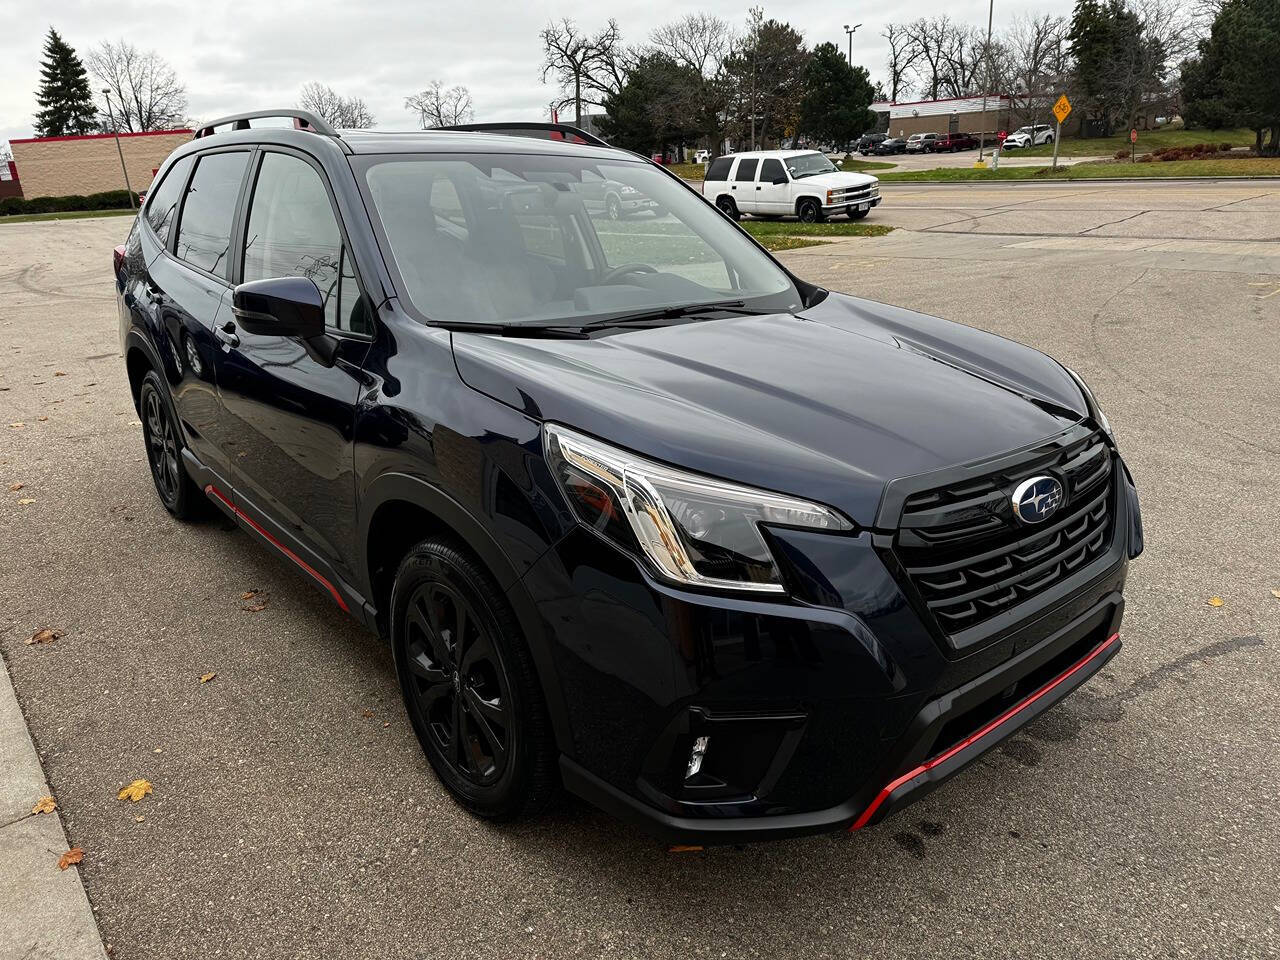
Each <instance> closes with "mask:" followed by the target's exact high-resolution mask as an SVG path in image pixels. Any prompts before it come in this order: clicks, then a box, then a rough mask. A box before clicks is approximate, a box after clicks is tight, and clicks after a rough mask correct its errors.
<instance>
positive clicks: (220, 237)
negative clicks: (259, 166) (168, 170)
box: [166, 151, 249, 277]
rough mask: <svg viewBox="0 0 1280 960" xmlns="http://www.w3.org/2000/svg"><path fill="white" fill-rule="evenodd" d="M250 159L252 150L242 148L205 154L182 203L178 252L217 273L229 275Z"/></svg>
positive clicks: (218, 274)
mask: <svg viewBox="0 0 1280 960" xmlns="http://www.w3.org/2000/svg"><path fill="white" fill-rule="evenodd" d="M248 159H249V154H248V153H245V152H242V151H237V152H235V153H209V154H205V155H204V156H202V157H201V158H200V160H199V162H198V163H197V164H196V172H195V175H194V176H193V177H192V178H191V185H190V186H188V187H187V194H186V200H184V201H183V204H182V222H181V223H180V224H179V225H178V245H177V249H176V251H175V252H176V253H177V255H178V256H179V257H181V258H182V259H183V260H185V261H187V262H188V263H190V264H191V265H192V266H194V267H199V268H200V269H201V270H206V271H208V272H209V273H212V274H214V275H215V276H219V277H226V276H227V259H228V256H227V255H228V252H229V251H230V249H231V221H232V219H233V218H234V216H235V211H236V200H237V199H238V197H239V195H240V181H241V180H242V179H243V178H244V168H245V164H246V162H247V161H248ZM166 179H167V178H166Z"/></svg>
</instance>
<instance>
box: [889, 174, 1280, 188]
mask: <svg viewBox="0 0 1280 960" xmlns="http://www.w3.org/2000/svg"><path fill="white" fill-rule="evenodd" d="M876 179H878V180H879V181H880V185H881V186H882V187H884V186H889V187H895V186H903V187H918V186H921V185H923V186H944V187H989V186H992V185H993V184H999V185H1000V186H1010V187H1018V186H1021V187H1042V186H1044V185H1046V184H1053V183H1216V182H1218V181H1220V180H1228V181H1237V180H1238V181H1241V182H1248V181H1257V180H1261V181H1266V182H1270V183H1280V175H1272V176H1256V177H1255V176H1232V175H1229V174H1224V175H1222V176H1205V177H1044V178H1042V179H1036V178H1031V177H1029V178H1027V179H1026V180H1004V179H999V178H997V179H994V180H885V179H884V178H883V177H877V178H876Z"/></svg>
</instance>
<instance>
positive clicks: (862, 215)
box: [849, 207, 871, 220]
mask: <svg viewBox="0 0 1280 960" xmlns="http://www.w3.org/2000/svg"><path fill="white" fill-rule="evenodd" d="M870 212H871V208H870V207H868V208H867V209H866V210H850V211H849V219H850V220H865V219H866V218H867V214H869V213H870Z"/></svg>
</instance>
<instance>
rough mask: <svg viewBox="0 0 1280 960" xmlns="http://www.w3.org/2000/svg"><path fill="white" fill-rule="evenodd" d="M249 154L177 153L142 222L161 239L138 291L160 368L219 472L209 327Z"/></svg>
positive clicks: (204, 455) (205, 459) (218, 302)
mask: <svg viewBox="0 0 1280 960" xmlns="http://www.w3.org/2000/svg"><path fill="white" fill-rule="evenodd" d="M249 156H250V151H249V150H247V149H245V148H243V147H242V148H240V149H236V150H215V151H211V152H208V153H201V154H198V155H191V156H189V157H183V158H182V159H180V160H178V161H176V162H175V163H174V166H173V168H172V169H171V170H170V171H169V172H168V173H167V174H166V176H165V179H164V181H163V182H162V183H161V184H160V186H159V187H158V188H157V189H156V190H155V191H154V192H153V194H152V196H151V198H150V200H149V201H148V203H147V207H146V215H147V221H148V227H150V229H151V230H152V232H153V235H154V238H155V239H156V240H160V239H161V232H162V231H163V245H162V246H161V247H160V249H158V250H157V251H156V256H155V257H154V259H153V260H152V261H151V263H150V265H149V266H148V269H147V282H146V285H145V290H144V291H143V292H142V294H141V296H142V297H144V298H146V299H147V300H149V302H150V304H151V308H152V310H153V312H154V315H155V317H156V319H157V325H156V328H155V330H156V331H157V332H158V334H159V337H160V338H161V339H162V340H163V347H162V348H161V349H162V352H163V353H166V354H168V358H167V359H168V362H169V364H171V365H172V369H170V370H167V371H166V373H167V376H168V380H169V389H170V394H171V395H172V397H173V403H174V407H175V408H176V411H177V415H178V420H179V425H180V428H181V430H182V434H183V440H184V442H185V444H186V447H187V449H188V450H190V451H191V453H192V454H193V455H194V456H195V457H196V459H197V460H199V461H200V464H201V466H203V467H204V468H205V469H206V470H208V471H212V473H214V474H215V475H217V476H220V477H223V478H227V477H229V474H230V458H229V455H228V452H227V450H226V448H225V447H224V446H223V445H222V444H221V442H220V441H219V437H218V421H219V411H220V404H219V400H218V394H217V387H216V383H215V376H216V372H215V366H216V357H217V355H218V347H219V344H218V341H217V340H216V339H215V336H214V330H215V325H216V324H217V323H218V322H219V319H220V318H221V317H224V316H227V315H229V314H230V310H231V304H230V291H231V283H230V281H229V280H228V276H229V273H228V271H229V264H228V250H229V247H230V243H231V226H232V219H233V214H234V211H235V207H236V201H237V199H238V198H239V196H240V191H241V187H242V184H243V180H244V175H245V171H246V170H247V168H248V162H249ZM167 365H168V364H167Z"/></svg>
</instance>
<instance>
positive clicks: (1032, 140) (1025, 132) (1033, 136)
mask: <svg viewBox="0 0 1280 960" xmlns="http://www.w3.org/2000/svg"><path fill="white" fill-rule="evenodd" d="M1046 143H1053V127H1051V126H1049V125H1048V124H1047V123H1037V124H1035V125H1034V126H1029V127H1019V128H1018V129H1017V130H1015V131H1013V133H1011V134H1009V135H1008V136H1007V137H1005V138H1004V142H1003V143H1002V144H1001V145H1000V147H1001V149H1002V150H1017V149H1019V148H1022V147H1030V146H1037V147H1039V146H1043V145H1044V144H1046Z"/></svg>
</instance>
